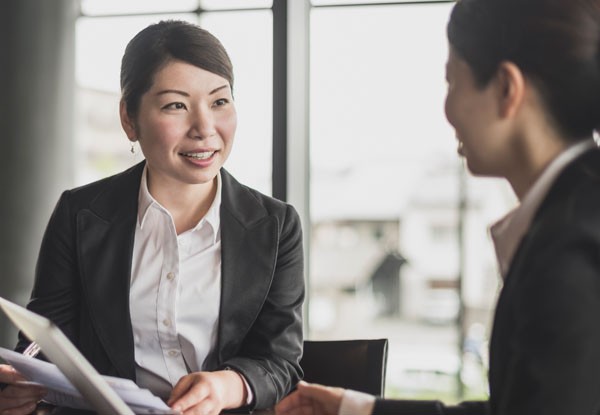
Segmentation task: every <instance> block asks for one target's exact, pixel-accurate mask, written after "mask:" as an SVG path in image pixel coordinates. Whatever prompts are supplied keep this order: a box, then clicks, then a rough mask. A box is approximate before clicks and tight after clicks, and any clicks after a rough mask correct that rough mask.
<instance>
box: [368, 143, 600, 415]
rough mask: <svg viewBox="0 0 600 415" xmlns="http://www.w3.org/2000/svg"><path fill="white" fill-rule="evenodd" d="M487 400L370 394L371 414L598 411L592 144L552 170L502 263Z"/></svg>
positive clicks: (599, 197) (598, 154)
mask: <svg viewBox="0 0 600 415" xmlns="http://www.w3.org/2000/svg"><path fill="white" fill-rule="evenodd" d="M489 381H490V399H489V402H479V403H478V402H470V403H463V404H461V405H459V406H452V407H450V406H444V405H443V404H441V403H440V402H431V401H429V402H427V401H420V402H419V401H412V402H407V401H386V400H378V401H377V402H376V405H375V410H374V414H375V415H388V414H389V415H392V414H393V415H408V414H412V415H417V414H440V415H442V414H443V415H449V414H461V415H467V414H473V415H482V414H486V413H491V414H493V415H536V414H543V415H593V414H600V151H599V150H591V151H588V152H586V153H585V154H583V155H582V156H580V157H578V158H577V159H576V160H575V161H573V162H572V163H571V164H570V165H569V166H567V168H566V169H565V170H564V171H563V172H562V173H561V174H560V175H559V177H558V178H557V180H556V181H555V182H554V184H553V185H552V187H551V189H550V191H549V193H548V195H547V196H546V197H545V199H544V201H543V202H542V204H541V206H540V208H539V209H538V211H537V212H536V215H535V217H534V220H533V223H532V225H531V228H530V229H529V231H528V232H527V234H526V235H525V237H524V239H523V240H522V242H521V244H520V246H519V248H518V250H517V253H516V255H515V257H514V259H513V261H512V264H511V266H510V269H509V271H508V273H507V276H506V280H505V283H504V287H503V288H502V291H501V293H500V297H499V299H498V304H497V307H496V313H495V319H494V325H493V329H492V338H491V344H490V371H489Z"/></svg>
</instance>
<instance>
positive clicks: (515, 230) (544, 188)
mask: <svg viewBox="0 0 600 415" xmlns="http://www.w3.org/2000/svg"><path fill="white" fill-rule="evenodd" d="M594 147H596V143H595V142H594V140H585V141H583V142H581V143H577V144H573V145H572V146H570V147H568V148H567V149H566V150H564V151H563V152H562V153H560V154H559V155H558V156H557V157H556V158H555V159H554V160H552V161H551V162H550V164H549V165H548V167H546V168H545V169H544V171H543V172H542V174H541V176H540V177H539V178H538V179H537V180H536V181H535V183H534V184H533V186H532V187H531V189H529V191H527V193H526V194H525V196H524V197H523V199H522V201H521V203H520V205H519V206H517V207H516V208H515V209H513V210H512V211H510V212H509V213H508V214H507V215H506V216H504V217H503V218H502V219H500V220H499V221H498V222H496V223H495V224H493V225H492V226H491V228H490V234H491V237H492V240H493V242H494V248H495V249H496V257H497V259H498V265H499V267H500V274H501V275H502V277H503V278H504V277H506V273H507V272H508V268H509V266H510V264H511V262H512V259H513V256H514V254H515V252H516V250H517V247H518V246H519V243H520V242H521V240H522V239H523V236H524V235H525V233H526V232H527V230H528V229H529V226H530V225H531V222H532V220H533V217H534V216H535V213H536V212H537V210H538V208H539V206H540V204H541V203H542V201H543V200H544V197H545V196H546V194H547V193H548V191H549V190H550V187H551V186H552V184H553V183H554V181H555V180H556V178H557V177H558V175H559V174H560V173H561V172H562V171H563V169H564V168H565V167H566V166H567V165H568V164H569V163H570V162H571V161H573V160H574V159H575V158H577V157H578V156H579V155H581V154H583V153H584V152H585V151H587V150H589V149H591V148H594Z"/></svg>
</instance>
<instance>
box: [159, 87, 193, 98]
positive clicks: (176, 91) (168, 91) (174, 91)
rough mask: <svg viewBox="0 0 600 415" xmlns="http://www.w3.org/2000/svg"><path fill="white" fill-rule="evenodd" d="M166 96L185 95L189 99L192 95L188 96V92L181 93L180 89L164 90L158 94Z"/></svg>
mask: <svg viewBox="0 0 600 415" xmlns="http://www.w3.org/2000/svg"><path fill="white" fill-rule="evenodd" d="M164 94H179V95H183V96H184V97H189V96H190V94H188V93H187V92H185V91H180V90H178V89H164V90H162V91H158V92H157V93H156V95H157V96H158V95H164Z"/></svg>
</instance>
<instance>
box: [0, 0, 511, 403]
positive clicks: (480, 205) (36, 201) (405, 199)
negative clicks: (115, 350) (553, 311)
mask: <svg viewBox="0 0 600 415" xmlns="http://www.w3.org/2000/svg"><path fill="white" fill-rule="evenodd" d="M452 5H453V2H452V1H383V2H382V1H378V2H374V1H366V0H363V1H350V0H346V1H344V0H335V1H333V0H312V1H309V0H170V1H164V0H162V1H161V0H53V1H44V0H3V1H2V2H0V18H1V19H2V20H1V21H0V23H1V24H0V31H2V33H1V35H2V36H1V38H2V39H3V43H2V51H1V52H2V53H0V83H1V89H0V90H1V91H2V94H0V103H1V106H0V135H1V142H2V148H3V152H2V156H1V157H2V163H0V185H1V187H0V191H1V194H2V202H1V203H0V209H2V210H1V211H0V221H1V223H0V227H1V229H2V232H1V233H0V260H1V262H0V272H1V275H0V296H2V297H6V298H8V299H10V300H12V301H15V302H17V303H20V304H25V303H26V302H27V299H28V298H29V294H30V290H31V286H32V283H33V273H34V269H35V261H36V257H37V251H38V248H39V244H40V241H41V237H42V233H43V231H44V228H45V225H46V222H47V220H48V218H49V216H50V214H51V211H52V209H53V207H54V204H55V203H56V201H57V200H58V197H59V195H60V193H61V192H62V191H63V190H65V189H67V188H71V187H74V186H78V185H82V184H85V183H88V182H90V181H93V180H96V179H99V178H102V177H105V176H108V175H111V174H114V173H117V172H119V171H121V170H123V169H125V168H127V167H129V166H131V165H133V164H134V163H137V162H138V161H140V160H141V159H142V157H143V156H142V155H140V154H137V155H132V154H131V153H130V151H129V149H130V145H129V141H128V140H127V139H126V136H125V134H124V133H123V132H122V130H121V127H120V123H119V117H118V103H119V98H120V91H119V67H120V60H121V57H122V54H123V51H124V48H125V45H126V44H127V42H128V41H129V39H131V38H132V36H133V35H134V34H135V33H137V32H138V31H139V30H141V29H142V28H144V27H146V26H147V25H148V24H151V23H154V22H157V21H159V20H163V19H182V20H187V21H191V22H195V23H198V24H200V25H201V26H202V27H204V28H206V29H208V30H210V31H211V32H212V33H214V34H215V35H216V36H217V37H218V38H219V39H220V40H221V41H222V42H223V44H224V45H225V48H226V49H227V50H228V51H229V53H230V56H231V58H232V61H233V64H234V69H235V76H236V80H235V86H234V95H235V99H236V105H237V109H238V117H239V127H238V133H237V136H236V143H235V146H234V150H233V152H232V155H231V157H230V159H229V160H228V162H227V163H226V166H225V167H226V168H227V169H228V170H229V171H230V172H232V173H233V174H234V175H235V176H236V177H237V178H238V180H240V181H241V182H243V183H245V184H247V185H250V186H252V187H255V188H257V189H259V190H261V191H262V192H264V193H267V194H270V195H273V196H275V197H278V198H280V199H283V200H287V201H289V202H290V203H292V204H294V206H296V208H297V209H298V211H299V213H300V215H301V217H302V220H303V227H304V234H305V249H306V253H307V255H306V258H307V259H306V281H307V287H308V292H307V294H308V295H307V301H306V306H305V330H306V332H305V337H306V338H308V339H313V340H318V339H350V338H381V337H387V338H389V340H390V350H389V361H388V370H387V389H386V396H387V397H404V398H428V397H436V398H443V399H445V400H446V401H448V402H453V401H457V400H460V399H464V398H485V396H486V394H487V386H486V376H487V353H486V352H487V342H488V337H489V327H490V325H491V318H492V310H493V307H494V304H495V299H496V295H497V292H498V288H499V277H498V272H497V268H496V261H495V257H494V253H493V248H492V244H491V241H490V238H489V234H488V226H489V225H490V223H492V222H493V221H495V220H496V219H498V218H499V217H500V216H502V215H503V214H504V213H505V212H506V211H507V210H508V209H510V208H511V207H512V206H514V204H515V198H514V196H513V194H512V192H511V191H510V189H509V187H508V186H507V185H506V183H504V182H503V181H499V180H495V179H484V178H474V177H472V176H470V175H469V174H468V172H466V171H465V168H464V166H463V164H462V162H461V160H460V159H459V157H458V156H457V154H456V140H455V138H454V132H453V130H452V128H451V127H450V126H449V124H448V123H447V121H446V119H445V117H444V112H443V103H444V96H445V92H446V85H445V81H444V70H445V69H444V66H445V61H446V55H447V43H446V36H445V26H446V22H447V20H448V16H449V13H450V10H451V8H452ZM15 336H16V332H15V329H14V327H13V326H12V325H11V324H10V323H9V322H8V321H7V320H6V318H4V316H0V346H3V347H9V348H11V347H13V345H14V343H15Z"/></svg>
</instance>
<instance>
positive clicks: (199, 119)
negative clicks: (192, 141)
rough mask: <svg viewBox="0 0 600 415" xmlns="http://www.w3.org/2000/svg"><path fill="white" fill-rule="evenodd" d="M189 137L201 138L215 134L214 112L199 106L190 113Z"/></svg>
mask: <svg viewBox="0 0 600 415" xmlns="http://www.w3.org/2000/svg"><path fill="white" fill-rule="evenodd" d="M192 117H193V118H192V126H191V128H190V136H191V138H196V139H200V140H203V139H205V138H208V137H211V136H213V135H215V134H216V132H217V131H216V128H215V118H214V114H213V113H212V111H211V110H210V109H209V108H199V109H197V110H196V111H194V112H193V113H192Z"/></svg>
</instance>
